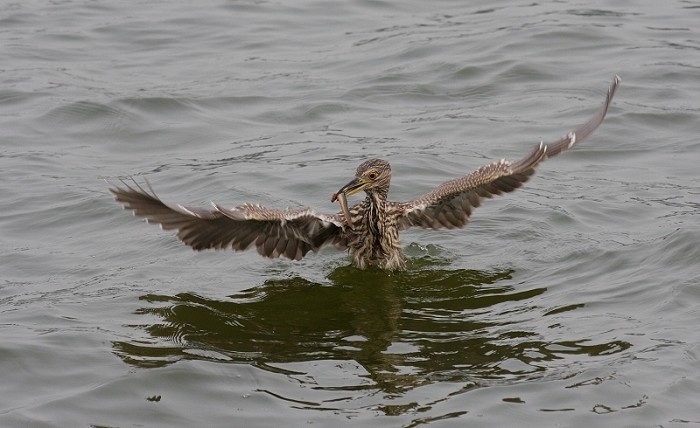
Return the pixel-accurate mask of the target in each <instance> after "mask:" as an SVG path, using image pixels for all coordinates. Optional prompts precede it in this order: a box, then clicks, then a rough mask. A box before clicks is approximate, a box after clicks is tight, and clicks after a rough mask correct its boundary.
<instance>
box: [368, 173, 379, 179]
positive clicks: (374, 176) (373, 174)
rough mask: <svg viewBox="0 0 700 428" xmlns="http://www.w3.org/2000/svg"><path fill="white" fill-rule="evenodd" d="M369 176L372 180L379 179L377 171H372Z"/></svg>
mask: <svg viewBox="0 0 700 428" xmlns="http://www.w3.org/2000/svg"><path fill="white" fill-rule="evenodd" d="M367 177H369V179H370V180H376V179H377V173H376V172H370V173H369V174H368V175H367Z"/></svg>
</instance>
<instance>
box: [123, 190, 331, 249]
mask: <svg viewBox="0 0 700 428" xmlns="http://www.w3.org/2000/svg"><path fill="white" fill-rule="evenodd" d="M122 183H123V187H119V186H117V187H113V188H111V189H110V191H111V192H112V193H113V194H114V197H115V199H116V200H117V201H118V202H121V203H122V204H124V207H125V208H126V209H130V210H132V211H133V212H134V215H138V216H141V217H145V218H146V220H147V221H148V222H149V223H156V224H160V226H161V228H162V229H163V230H177V237H178V238H179V239H180V240H182V242H184V243H185V244H187V245H189V246H190V247H192V248H193V249H195V250H198V251H199V250H204V249H227V248H231V249H233V250H235V251H242V250H245V249H248V248H249V247H250V246H252V245H255V247H256V249H257V250H258V253H260V254H261V255H262V256H265V257H270V258H276V257H280V256H284V257H287V258H289V259H292V260H300V259H301V258H302V257H304V256H305V255H306V253H308V252H309V251H312V250H313V251H318V250H319V249H320V248H321V247H323V246H326V245H334V246H336V247H337V248H339V249H343V248H345V241H344V239H343V236H342V234H341V233H340V232H341V231H342V227H343V217H342V216H341V215H338V214H329V215H325V214H316V213H315V212H314V211H312V210H310V209H286V210H275V209H270V208H265V207H263V206H260V205H250V204H245V205H241V206H239V207H235V208H231V209H227V208H223V207H221V206H219V205H216V204H213V205H214V208H213V209H202V208H190V207H184V206H182V205H171V204H166V203H165V202H163V201H161V200H160V198H159V197H158V196H156V194H155V193H154V192H153V190H150V191H149V190H146V189H144V188H143V187H141V186H140V185H138V184H137V183H136V182H134V184H133V185H130V184H128V183H125V182H122Z"/></svg>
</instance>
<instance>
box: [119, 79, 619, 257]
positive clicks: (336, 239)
mask: <svg viewBox="0 0 700 428" xmlns="http://www.w3.org/2000/svg"><path fill="white" fill-rule="evenodd" d="M619 83H620V78H619V77H618V76H615V79H614V80H613V82H612V84H611V85H610V88H609V89H608V93H607V97H606V99H605V103H604V104H603V106H602V107H601V108H600V110H598V112H597V113H596V114H595V116H593V117H592V118H591V119H590V120H589V121H588V122H586V123H585V124H584V125H582V126H581V127H579V128H578V129H577V130H575V131H573V132H570V133H569V134H567V135H566V136H564V137H562V138H561V139H559V140H558V141H555V142H554V143H552V144H547V145H545V144H543V143H540V144H538V145H537V146H536V147H535V148H534V150H532V151H531V152H530V153H529V154H528V155H527V156H525V157H524V158H522V159H521V160H519V161H517V162H510V161H507V160H505V159H503V160H501V161H499V162H494V163H492V164H490V165H485V166H482V167H481V168H479V169H477V170H476V171H474V172H472V173H470V174H467V175H465V176H462V177H459V178H455V179H453V180H449V181H446V182H444V183H442V184H441V185H439V186H438V187H436V188H435V189H433V190H432V191H430V192H428V193H426V194H424V195H423V196H420V197H418V198H417V199H414V200H412V201H407V202H391V201H389V200H388V198H387V197H388V193H389V184H390V181H391V167H390V166H389V162H387V161H385V160H381V159H371V160H368V161H366V162H364V163H362V164H361V165H360V166H359V167H358V168H357V171H356V173H355V178H354V179H353V180H352V181H350V182H349V183H348V184H346V185H345V186H343V187H342V188H341V189H340V190H339V191H338V192H337V193H335V194H333V197H332V199H331V200H332V201H334V200H336V199H337V200H338V201H339V202H340V205H341V208H342V209H341V212H339V213H336V214H318V213H316V212H314V211H313V210H311V209H308V208H305V209H286V210H276V209H271V208H266V207H263V206H260V205H251V204H244V205H241V206H238V207H235V208H230V209H229V208H223V207H221V206H219V205H218V204H215V203H212V205H213V209H201V208H190V207H184V206H182V205H172V204H167V203H165V202H163V201H161V200H160V199H159V198H158V196H156V194H155V192H153V190H152V189H150V187H149V189H148V190H146V189H144V188H143V187H142V186H140V185H139V184H137V183H136V182H134V183H133V185H132V184H128V183H126V182H123V184H124V187H116V188H113V189H110V190H111V191H112V193H114V195H115V198H116V200H117V201H119V202H121V203H122V204H124V206H125V208H128V209H130V210H132V211H133V212H134V214H135V215H139V216H143V217H146V220H147V221H148V222H149V223H158V224H160V225H161V227H162V229H164V230H177V237H178V238H180V239H181V240H182V241H183V242H184V243H185V244H187V245H189V246H190V247H192V248H193V249H195V250H204V249H227V248H231V249H233V250H236V251H241V250H245V249H247V248H249V247H250V246H252V245H254V246H255V247H256V249H257V250H258V253H260V254H261V255H263V256H265V257H270V258H275V257H280V256H284V257H287V258H289V259H293V260H300V259H301V258H302V257H304V256H305V255H306V254H307V253H308V252H309V251H311V250H313V251H318V250H319V249H321V248H322V247H324V246H330V245H332V246H334V247H336V248H338V249H347V250H348V251H349V253H350V255H351V256H352V263H353V264H354V265H355V266H357V267H358V268H360V269H365V268H369V267H377V268H380V269H387V270H403V269H405V268H406V260H405V257H404V255H403V252H402V251H401V244H400V241H399V231H402V230H405V229H408V228H409V227H413V226H418V227H423V228H429V229H439V228H443V227H444V228H448V229H452V228H461V227H464V226H466V225H467V223H468V221H469V216H470V214H471V212H472V210H473V209H474V208H476V207H478V206H479V205H481V200H482V199H483V198H491V197H493V196H494V195H500V194H501V193H507V192H511V191H513V190H515V189H517V188H518V187H520V186H521V185H522V184H523V183H525V182H526V181H527V180H528V179H529V178H530V177H531V176H532V175H533V174H534V172H535V168H536V167H537V165H539V163H540V162H542V161H543V160H545V159H547V158H549V157H552V156H556V155H558V154H559V153H561V152H563V151H564V150H567V149H570V148H571V147H572V146H573V145H574V144H576V143H580V142H581V141H583V140H584V139H585V138H586V137H588V136H589V135H590V134H591V133H592V132H593V131H594V130H595V129H596V128H597V127H598V125H600V123H601V122H602V121H603V118H605V115H606V113H607V111H608V107H609V106H610V102H611V101H612V98H613V95H614V94H615V90H616V89H617V86H618V84H619ZM360 191H364V192H365V193H366V197H365V199H364V200H363V201H361V202H359V203H357V204H355V205H353V206H352V207H348V206H347V201H346V199H345V196H346V195H353V194H355V193H358V192H360Z"/></svg>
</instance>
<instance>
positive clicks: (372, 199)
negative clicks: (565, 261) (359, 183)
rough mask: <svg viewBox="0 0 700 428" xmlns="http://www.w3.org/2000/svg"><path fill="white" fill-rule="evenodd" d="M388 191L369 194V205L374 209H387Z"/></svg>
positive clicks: (374, 191)
mask: <svg viewBox="0 0 700 428" xmlns="http://www.w3.org/2000/svg"><path fill="white" fill-rule="evenodd" d="M387 193H388V191H387V190H383V189H381V190H373V191H372V192H367V197H366V198H365V201H367V205H368V206H370V207H371V208H374V209H380V210H384V208H385V207H386V200H387Z"/></svg>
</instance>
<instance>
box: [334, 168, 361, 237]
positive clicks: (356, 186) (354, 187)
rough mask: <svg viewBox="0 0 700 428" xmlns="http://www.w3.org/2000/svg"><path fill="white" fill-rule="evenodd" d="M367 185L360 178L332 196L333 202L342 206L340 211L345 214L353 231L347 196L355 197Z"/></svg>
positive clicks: (346, 221) (347, 222) (346, 220)
mask: <svg viewBox="0 0 700 428" xmlns="http://www.w3.org/2000/svg"><path fill="white" fill-rule="evenodd" d="M364 185H365V183H364V182H363V181H362V180H360V179H359V178H355V179H353V180H352V181H351V182H349V183H348V184H346V185H345V186H343V187H341V188H340V190H338V193H333V196H331V202H335V201H338V203H339V204H340V209H341V211H342V212H343V216H344V217H345V223H346V224H347V225H348V227H350V229H352V228H353V227H352V223H351V218H352V217H351V216H350V210H349V209H348V199H347V197H346V196H347V195H354V194H355V193H357V192H359V191H360V190H362V188H363V187H364Z"/></svg>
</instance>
